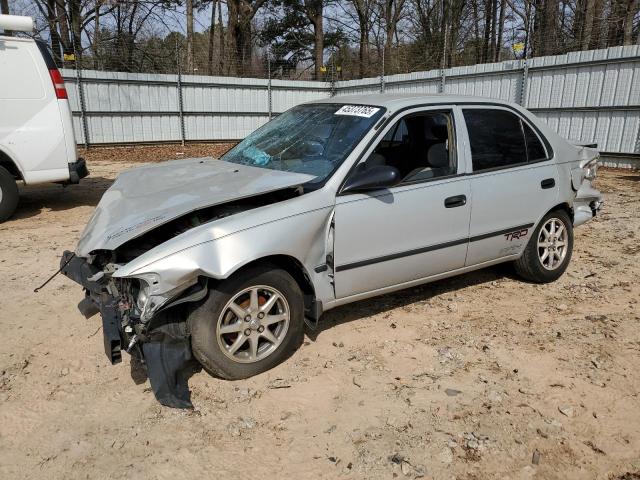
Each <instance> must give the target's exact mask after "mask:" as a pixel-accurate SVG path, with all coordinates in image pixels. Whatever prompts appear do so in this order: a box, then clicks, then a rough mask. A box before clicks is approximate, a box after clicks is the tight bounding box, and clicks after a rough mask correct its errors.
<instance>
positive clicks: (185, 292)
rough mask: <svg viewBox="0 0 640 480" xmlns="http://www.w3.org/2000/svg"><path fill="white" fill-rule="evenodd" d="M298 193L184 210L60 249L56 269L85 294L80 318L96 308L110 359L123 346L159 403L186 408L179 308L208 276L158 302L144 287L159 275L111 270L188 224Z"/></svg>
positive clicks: (204, 289)
mask: <svg viewBox="0 0 640 480" xmlns="http://www.w3.org/2000/svg"><path fill="white" fill-rule="evenodd" d="M301 194H302V189H301V188H300V187H295V188H287V189H281V190H277V191H274V192H269V193H265V194H262V195H257V196H254V197H249V198H245V199H240V200H237V201H233V202H229V203H226V204H222V205H215V206H211V207H207V208H203V209H199V210H196V211H193V212H189V213H187V214H185V215H182V216H180V217H177V218H175V219H173V220H171V221H169V222H167V223H165V224H163V225H160V226H158V227H156V228H154V229H153V230H150V231H147V232H146V233H144V234H142V235H140V236H139V237H136V238H133V239H131V240H129V241H127V242H125V243H123V244H122V245H120V246H118V247H117V248H116V249H115V250H97V251H94V252H92V255H91V256H90V257H89V258H87V259H85V258H81V257H77V256H75V254H74V253H72V252H68V251H67V252H65V253H64V254H63V257H62V259H61V272H62V273H63V274H65V275H66V276H68V277H69V278H71V279H72V280H74V281H76V282H77V283H80V284H81V285H82V286H83V287H84V289H85V298H84V299H83V300H82V301H81V302H80V303H79V305H78V309H79V310H80V312H81V313H82V314H83V315H84V316H85V317H86V318H90V317H92V316H93V315H95V314H97V313H100V314H101V316H102V321H103V330H104V347H105V353H106V354H107V357H108V358H109V360H110V361H111V363H112V364H116V363H119V362H121V361H122V351H123V350H124V351H125V352H127V353H129V354H130V355H132V356H133V357H135V359H136V360H137V362H136V363H139V364H140V365H143V366H145V367H146V371H147V375H148V377H149V380H150V382H151V385H152V389H153V391H154V394H155V395H156V398H157V399H158V401H160V403H162V404H163V405H166V406H171V407H177V408H190V407H191V406H192V405H191V402H190V400H189V396H190V395H189V390H188V387H187V382H186V374H185V370H186V369H188V368H189V366H190V365H191V348H190V344H189V332H188V329H187V326H186V322H185V318H186V315H185V313H186V310H185V309H187V308H189V305H188V304H189V303H193V302H198V301H200V300H202V299H203V298H204V297H206V295H207V293H208V288H209V279H208V278H207V277H204V276H200V277H198V278H197V280H196V281H195V283H193V284H191V285H187V286H186V287H185V288H183V289H181V290H180V291H177V292H171V294H169V295H167V296H166V298H163V299H161V301H160V302H158V301H157V300H154V299H155V298H156V297H154V299H151V298H150V289H151V287H152V286H153V285H154V283H157V282H158V281H159V279H156V278H154V277H153V276H152V275H148V276H146V277H144V278H119V277H114V276H113V274H114V273H115V272H116V271H117V270H118V268H119V267H120V266H122V265H125V264H127V263H128V262H130V261H132V260H134V259H136V258H138V257H139V256H140V255H142V254H144V253H146V252H147V251H149V250H151V249H153V248H155V247H157V246H159V245H162V244H163V243H165V242H166V241H168V240H170V239H172V238H174V237H177V236H178V235H181V234H183V233H185V232H187V231H188V230H191V229H192V228H195V227H198V226H200V225H204V224H206V223H209V222H213V221H216V220H219V219H221V218H225V217H228V216H231V215H236V214H238V213H241V212H244V211H247V210H251V209H255V208H258V207H262V206H265V205H269V204H273V203H277V202H281V201H284V200H287V199H290V198H293V197H296V196H299V195H301ZM154 302H155V303H154Z"/></svg>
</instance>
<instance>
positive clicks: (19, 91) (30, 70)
mask: <svg viewBox="0 0 640 480" xmlns="http://www.w3.org/2000/svg"><path fill="white" fill-rule="evenodd" d="M36 55H38V56H39V55H40V53H39V52H37V51H36V50H35V44H33V43H26V42H22V41H15V40H0V72H1V73H0V99H2V100H35V99H40V98H43V97H44V96H45V88H44V80H45V79H43V78H42V76H41V72H40V69H39V68H38V65H39V63H38V62H42V60H41V59H40V58H36ZM49 81H50V80H49Z"/></svg>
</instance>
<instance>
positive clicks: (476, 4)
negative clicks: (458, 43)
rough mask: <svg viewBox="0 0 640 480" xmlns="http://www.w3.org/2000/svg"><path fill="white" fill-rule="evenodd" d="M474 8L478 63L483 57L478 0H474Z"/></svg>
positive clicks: (474, 31) (474, 30)
mask: <svg viewBox="0 0 640 480" xmlns="http://www.w3.org/2000/svg"><path fill="white" fill-rule="evenodd" d="M471 6H472V10H473V33H474V36H475V48H474V50H475V52H474V53H475V56H476V63H480V61H481V60H482V57H481V56H480V17H479V16H478V0H473V2H472V3H471Z"/></svg>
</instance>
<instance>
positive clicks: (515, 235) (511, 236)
mask: <svg viewBox="0 0 640 480" xmlns="http://www.w3.org/2000/svg"><path fill="white" fill-rule="evenodd" d="M528 233H529V229H528V228H523V229H522V230H516V231H515V232H509V233H505V234H504V238H505V239H506V240H509V241H510V242H512V241H514V240H519V239H521V238H524V237H526V236H527V235H528Z"/></svg>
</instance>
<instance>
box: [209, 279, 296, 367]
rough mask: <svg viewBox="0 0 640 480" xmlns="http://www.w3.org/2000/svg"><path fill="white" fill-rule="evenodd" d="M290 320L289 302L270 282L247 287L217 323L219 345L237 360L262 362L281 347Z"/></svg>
mask: <svg viewBox="0 0 640 480" xmlns="http://www.w3.org/2000/svg"><path fill="white" fill-rule="evenodd" d="M289 321H290V309H289V304H288V303H287V299H286V298H285V297H284V295H283V294H282V293H280V292H279V291H278V290H276V289H275V288H273V287H269V286H266V285H257V286H253V287H248V288H245V289H244V290H242V291H240V292H239V293H237V294H235V295H234V296H233V297H232V298H231V300H229V302H227V304H226V305H225V307H224V308H223V309H222V313H221V314H220V317H219V318H218V322H217V324H216V337H217V339H218V345H219V346H220V348H221V349H222V352H223V353H224V354H225V355H226V356H227V357H229V358H230V359H232V360H234V361H236V362H239V363H254V362H258V361H260V360H263V359H265V358H266V357H268V356H269V355H271V354H272V353H273V352H275V351H276V350H277V349H278V347H279V346H280V344H281V343H282V342H283V340H284V338H285V336H286V334H287V330H288V329H289Z"/></svg>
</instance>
